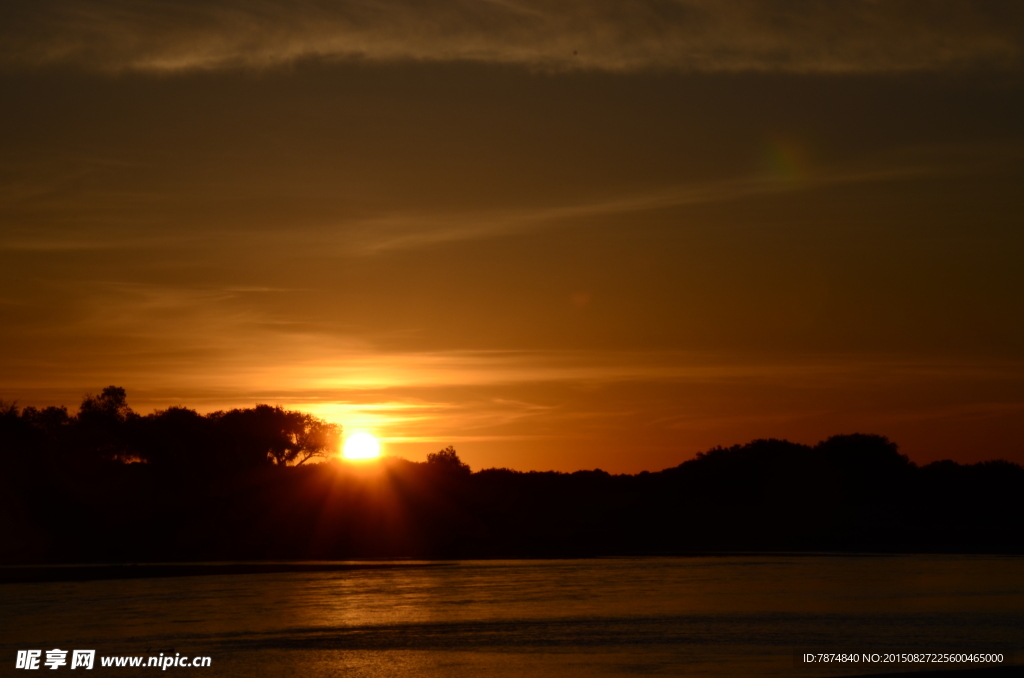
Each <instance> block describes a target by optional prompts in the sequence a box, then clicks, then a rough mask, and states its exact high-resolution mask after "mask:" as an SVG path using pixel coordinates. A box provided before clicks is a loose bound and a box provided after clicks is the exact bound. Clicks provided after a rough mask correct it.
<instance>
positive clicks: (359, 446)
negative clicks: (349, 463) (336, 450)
mask: <svg viewBox="0 0 1024 678" xmlns="http://www.w3.org/2000/svg"><path fill="white" fill-rule="evenodd" d="M341 456H342V457H344V458H345V459H376V458H377V457H379V456H380V442H379V441H378V440H377V439H376V438H374V437H373V436H372V435H370V434H369V433H363V432H359V433H353V434H352V435H350V436H349V437H348V439H347V440H345V447H344V448H342V451H341Z"/></svg>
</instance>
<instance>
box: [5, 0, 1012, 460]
mask: <svg viewBox="0 0 1024 678" xmlns="http://www.w3.org/2000/svg"><path fill="white" fill-rule="evenodd" d="M0 16H3V17H4V20H3V21H0V45H2V47H0V86H2V87H3V90H4V99H5V102H7V105H5V106H4V107H2V108H0V125H2V129H3V130H4V133H3V134H0V325H2V328H3V332H2V333H0V398H4V399H7V400H11V399H17V400H18V401H19V403H21V404H24V405H28V404H37V405H43V404H66V405H68V406H70V407H72V408H74V407H75V406H77V403H78V402H79V400H80V399H81V397H82V395H83V394H84V393H86V392H97V391H99V390H100V389H101V388H102V387H104V386H106V385H109V384H116V385H119V386H123V387H124V388H126V389H127V391H128V395H129V401H130V403H131V404H132V405H133V407H134V408H135V409H136V410H137V411H141V412H148V411H151V410H152V409H154V408H162V407H166V406H169V405H187V406H191V407H195V408H197V409H199V410H200V411H209V410H212V409H218V408H226V407H238V406H251V405H252V404H254V403H256V402H267V403H270V404H280V405H283V406H287V407H292V408H297V409H303V410H307V411H311V412H314V413H316V414H318V415H320V416H323V417H325V418H328V419H331V420H334V421H337V422H339V423H341V424H343V425H344V426H345V427H346V429H348V430H355V429H365V430H369V431H371V432H374V433H375V434H377V435H378V436H380V437H381V438H382V439H383V440H384V441H385V451H386V452H389V453H392V454H399V455H402V456H406V457H409V458H412V459H422V458H423V457H424V455H425V454H426V453H427V452H432V451H436V450H437V449H440V448H441V447H444V446H445V445H448V444H454V445H455V446H456V448H457V449H458V450H459V453H460V455H461V456H462V457H463V458H464V459H465V460H466V461H468V462H469V463H470V464H471V465H472V466H473V467H474V468H480V467H487V466H509V467H512V468H518V469H558V470H575V469H578V468H594V467H600V468H604V469H605V470H608V471H615V472H627V471H628V472H636V471H639V470H643V469H648V470H658V469H661V468H664V467H667V466H673V465H676V464H678V463H680V462H681V461H683V460H685V459H687V458H689V457H691V456H692V455H693V454H694V453H696V452H697V451H700V450H703V449H707V448H709V447H711V446H713V445H717V444H723V445H729V444H733V443H742V442H746V441H748V440H751V439H753V438H759V437H784V438H789V439H791V440H796V441H800V442H812V443H813V442H816V441H817V440H819V439H821V438H824V437H826V436H828V435H831V434H836V433H851V432H855V431H860V432H871V433H881V434H884V435H888V436H889V437H890V438H892V439H894V440H896V441H897V442H898V443H900V445H901V447H902V449H903V450H904V451H905V452H907V453H908V454H910V456H911V458H913V459H915V460H916V461H919V462H926V461H930V460H934V459H938V458H947V457H951V458H954V459H957V460H961V461H977V460H981V459H988V458H994V457H1003V458H1009V459H1013V460H1015V461H1018V462H1024V442H1022V441H1024V423H1022V422H1024V266H1022V265H1021V262H1022V261H1024V229H1022V228H1021V215H1022V214H1024V191H1022V190H1021V186H1022V185H1024V163H1022V160H1024V122H1022V121H1024V96H1022V94H1024V91H1022V86H1021V83H1022V82H1024V78H1022V70H1024V68H1022V65H1024V64H1022V60H1021V55H1022V53H1024V9H1022V8H1021V5H1020V3H1017V2H989V3H984V4H980V3H970V2H947V3H942V4H941V5H937V4H936V3H933V2H917V1H913V2H906V1H902V2H901V1H895V2H888V3H873V2H859V1H858V2H849V1H844V0H837V1H835V2H825V1H821V2H802V3H792V2H782V1H759V2H755V1H752V0H751V1H738V2H733V3H721V2H710V1H704V0H678V1H676V2H654V1H652V0H623V1H621V2H616V3H601V2H573V1H571V0H570V1H568V2H559V3H541V2H535V1H523V2H517V1H510V2H482V1H474V2H470V1H469V0H464V1H461V2H459V1H454V2H453V1H449V0H444V1H443V2H439V3H426V4H425V3H413V2H402V1H397V2H362V3H357V2H336V3H324V2H315V1H312V0H299V1H298V2H293V3H287V4H284V3H282V4H281V5H275V4H269V3H261V4H259V5H258V6H255V8H254V6H253V5H252V3H243V2H235V1H233V0H212V1H211V2H204V3H199V2H180V3H166V4H162V3H138V2H134V3H129V2H119V1H115V0H108V1H107V2H103V3H95V2H93V3H86V2H80V1H75V0H55V1H53V2H40V3H32V4H31V5H28V6H26V7H25V8H17V9H5V10H3V11H2V12H0Z"/></svg>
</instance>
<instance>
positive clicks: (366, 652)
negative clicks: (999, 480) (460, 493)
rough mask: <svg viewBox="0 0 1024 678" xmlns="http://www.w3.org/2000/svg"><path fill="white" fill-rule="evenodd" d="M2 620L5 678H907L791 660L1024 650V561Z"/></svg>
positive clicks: (729, 562)
mask: <svg viewBox="0 0 1024 678" xmlns="http://www.w3.org/2000/svg"><path fill="white" fill-rule="evenodd" d="M0 611H2V614H0V646H2V656H3V663H2V664H0V673H4V674H6V673H7V672H8V669H13V666H14V655H15V650H17V649H30V648H33V649H50V648H53V647H60V648H62V649H71V648H82V649H96V650H97V653H98V654H99V655H114V654H125V655H128V654H139V655H149V654H157V653H159V652H164V653H174V652H180V653H182V654H187V655H208V656H210V657H212V658H213V666H212V667H211V668H209V669H199V668H195V669H183V668H178V669H175V668H170V669H168V675H183V674H188V675H202V676H303V677H307V676H308V677H311V678H316V677H319V676H324V677H326V676H351V677H353V678H356V677H359V678H362V677H366V678H370V677H373V678H377V677H383V676H388V677H392V676H401V677H405V676H409V677H424V678H426V677H441V676H444V677H446V678H450V677H455V678H460V677H463V676H467V677H468V676H488V677H489V678H497V677H503V676H509V677H511V676H516V677H520V676H552V677H553V676H602V675H607V676H623V675H672V676H676V675H683V676H690V675H692V676H740V675H749V676H816V675H822V676H825V675H849V674H856V673H878V672H881V671H883V670H893V669H895V668H898V667H878V666H876V667H866V666H864V665H860V666H859V667H857V666H854V667H838V666H835V665H833V666H831V667H820V668H814V669H808V668H806V667H800V668H794V664H793V653H794V651H801V652H803V651H807V652H813V651H828V652H858V653H860V652H868V651H871V652H885V651H897V652H915V651H916V652H1004V653H1008V652H1011V651H1013V650H1018V651H1020V650H1024V559H1020V558H1010V557H975V556H910V557H905V556H900V557H831V556H810V557H785V556H771V557H768V556H751V557H725V558H717V557H700V558H671V559H670V558H654V559H652V558H615V559H598V560H560V561H486V562H459V563H443V564H440V565H434V566H430V567H418V566H415V565H412V566H403V567H398V568H394V569H383V570H355V571H348V572H329V573H288V574H259V575H234V576H201V577H179V578H162V579H136V580H122V581H97V582H83V583H40V584H8V585H2V586H0ZM63 670H68V667H63ZM154 671H155V669H148V670H147V669H142V670H137V671H135V672H133V671H132V670H130V669H123V668H122V669H106V670H104V669H100V668H99V667H98V666H97V670H96V671H95V672H93V673H92V674H91V675H117V676H128V675H133V674H138V675H150V676H152V675H154ZM10 673H15V672H14V671H13V670H12V671H10ZM17 673H21V672H17ZM25 675H28V674H25ZM40 675H49V672H47V673H46V674H40ZM61 675H63V674H61ZM72 675H76V674H72ZM87 675H89V674H87Z"/></svg>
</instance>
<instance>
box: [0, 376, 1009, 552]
mask: <svg viewBox="0 0 1024 678" xmlns="http://www.w3.org/2000/svg"><path fill="white" fill-rule="evenodd" d="M339 435H340V430H339V429H338V427H336V426H334V425H331V424H328V423H325V422H323V421H320V420H318V419H316V418H314V417H311V416H309V415H306V414H302V413H298V412H289V411H287V410H282V409H281V408H277V407H271V406H268V405H257V406H256V407H254V408H251V409H238V410H231V411H229V412H215V413H212V414H208V415H200V414H198V413H196V412H194V411H192V410H188V409H185V408H169V409H167V410H161V411H158V412H154V413H152V414H150V415H146V416H140V415H137V414H135V413H134V412H132V411H131V409H130V408H129V407H128V406H127V403H126V399H125V394H124V391H123V390H122V389H119V388H116V387H110V388H107V389H104V391H103V392H102V393H101V394H100V395H99V396H94V397H89V398H86V399H85V401H83V403H82V406H81V407H80V408H79V411H78V412H77V413H76V414H74V415H71V414H69V413H68V412H67V411H66V410H64V409H63V408H45V409H34V408H24V409H19V408H17V407H16V406H13V405H10V404H7V405H5V406H4V407H3V408H2V409H0V463H3V465H4V469H5V470H4V473H3V474H0V560H2V561H4V562H44V561H60V562H117V561H129V562H138V561H147V560H149V561H172V560H186V561H196V560H260V559H278V560H281V559H343V558H358V557H399V556H408V557H437V558H448V557H458V558H471V557H527V556H529V557H562V556H593V555H625V554H686V553H700V552H709V551H714V552H718V551H724V552H735V551H780V550H781V551H862V552H863V551H879V552H932V551H934V552H998V553H1020V552H1021V551H1022V550H1024V504H1022V500H1021V498H1022V497H1024V469H1022V468H1021V467H1020V466H1019V465H1017V464H1013V463H1010V462H1007V461H989V462H983V463H978V464H958V463H956V462H952V461H941V462H935V463H931V464H927V465H924V466H919V465H917V464H915V463H913V462H911V461H910V460H909V459H908V458H907V457H906V455H903V454H901V453H900V452H899V449H898V447H897V446H896V444H895V443H893V442H892V441H890V440H888V439H887V438H885V437H883V436H879V435H867V434H854V435H839V436H833V437H830V438H828V439H827V440H824V441H822V442H820V443H818V444H816V445H813V446H811V445H802V444H798V443H792V442H789V441H785V440H774V439H772V440H755V441H752V442H750V443H747V444H745V445H737V446H733V447H727V448H721V447H719V448H714V449H711V450H708V451H706V452H704V453H700V454H698V455H697V456H696V457H695V458H693V459H690V460H687V461H684V462H682V463H681V464H679V465H678V466H675V467H672V468H668V469H664V470H662V471H657V472H647V471H645V472H642V473H639V474H635V475H628V474H622V475H612V474H609V473H606V472H604V471H601V470H599V469H596V470H590V471H577V472H575V473H559V472H521V471H515V470H511V469H494V468H491V469H483V470H480V471H476V472H473V471H472V469H470V468H469V466H467V465H466V464H465V463H464V462H463V461H462V460H461V459H460V458H459V456H458V453H457V452H456V450H455V449H454V448H452V447H447V448H445V449H443V450H441V451H439V452H437V453H434V454H431V455H429V456H428V459H427V461H426V462H420V463H418V462H412V461H408V460H403V459H396V458H385V459H382V460H381V461H380V462H378V463H377V464H376V465H374V466H372V467H363V468H362V470H353V469H352V468H351V467H349V466H348V465H345V464H341V463H338V462H337V461H334V460H333V457H334V454H333V452H334V450H336V448H337V442H338V437H339ZM310 462H320V463H310Z"/></svg>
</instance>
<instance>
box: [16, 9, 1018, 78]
mask: <svg viewBox="0 0 1024 678" xmlns="http://www.w3.org/2000/svg"><path fill="white" fill-rule="evenodd" d="M1022 27H1024V9H1022V6H1021V4H1020V3H1019V2H1016V1H1015V0H1010V1H1006V2H1004V1H999V0H990V1H989V2H985V3H978V2H971V1H969V0H959V1H957V0H945V1H942V2H937V1H935V0H893V1H890V2H877V1H873V0H733V1H731V2H724V1H722V0H559V1H558V2H554V1H551V0H548V1H546V2H545V1H543V0H439V1H437V2H430V3H425V2H418V1H416V0H391V1H383V0H346V1H342V2H327V1H325V0H299V1H298V2H288V3H283V2H267V1H262V2H261V1H259V0H245V1H244V2H243V1H242V0H212V1H204V2H200V1H198V0H182V1H178V2H166V1H160V0H149V1H139V0H131V1H128V0H91V1H89V0H50V1H46V0H40V1H38V2H33V3H18V4H16V5H14V6H8V7H6V8H4V9H3V10H0V45H2V47H0V63H3V64H5V65H6V66H7V67H9V68H10V67H18V66H26V65H27V66H38V65H43V64H54V63H68V64H76V65H80V66H85V67H87V68H94V69H100V70H108V71H124V70H135V71H156V72H174V71H182V70H194V69H220V68H253V67H255V68H261V67H267V66H275V65H279V64H288V63H291V62H295V61H297V60H301V59H308V58H327V59H347V60H369V61H383V62H403V61H421V62H423V61H426V62H452V61H463V62H481V63H496V64H514V65H522V66H527V67H530V68H536V69H542V70H554V71H565V70H577V69H585V70H601V71H612V72H624V71H635V70H643V69H671V70H680V71H696V72H742V71H780V72H797V73H864V72H906V71H927V70H941V69H948V68H959V67H964V66H974V65H978V64H983V65H1000V66H1003V67H1006V66H1014V67H1015V66H1017V65H1019V62H1020V56H1021V46H1022V34H1024V30H1022Z"/></svg>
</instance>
